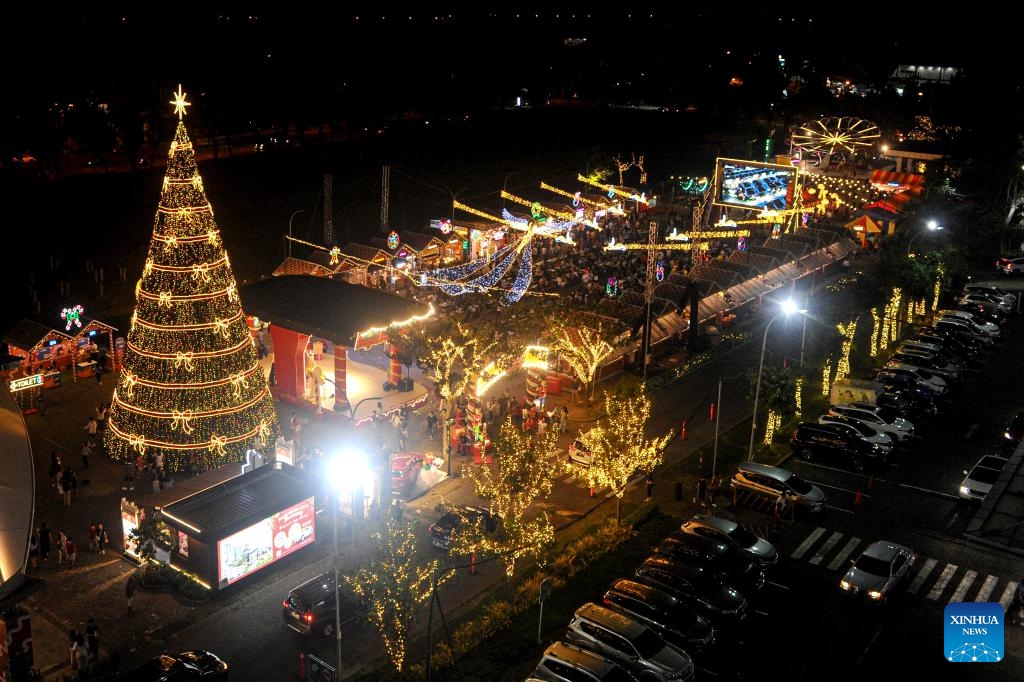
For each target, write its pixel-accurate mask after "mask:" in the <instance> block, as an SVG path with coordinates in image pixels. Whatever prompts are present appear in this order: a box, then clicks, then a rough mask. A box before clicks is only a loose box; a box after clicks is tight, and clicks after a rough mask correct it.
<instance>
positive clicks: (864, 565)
mask: <svg viewBox="0 0 1024 682" xmlns="http://www.w3.org/2000/svg"><path fill="white" fill-rule="evenodd" d="M916 560H917V555H916V554H914V550H912V549H911V548H909V547H907V546H906V545H901V544H898V543H895V542H890V541H888V540H879V541H878V542H873V543H871V544H870V545H868V548H867V549H865V550H864V551H863V552H862V553H861V555H860V556H859V557H857V558H856V559H854V560H853V562H852V563H851V566H850V570H848V571H847V572H846V575H844V576H843V579H842V580H840V581H839V588H840V589H841V590H842V591H843V592H844V593H846V594H848V595H850V596H854V597H859V598H861V599H865V600H867V601H869V602H872V603H876V604H884V603H885V602H887V601H888V600H889V595H890V594H891V593H892V591H893V590H894V589H895V588H896V587H897V586H898V585H899V584H900V583H901V582H902V581H903V580H904V579H905V578H906V577H907V576H908V575H909V574H910V569H911V568H912V567H913V566H914V562H915V561H916Z"/></svg>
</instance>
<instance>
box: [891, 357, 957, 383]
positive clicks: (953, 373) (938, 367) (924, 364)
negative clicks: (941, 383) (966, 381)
mask: <svg viewBox="0 0 1024 682" xmlns="http://www.w3.org/2000/svg"><path fill="white" fill-rule="evenodd" d="M889 361H890V362H898V363H900V364H903V365H910V366H911V367H918V368H920V369H924V370H927V371H929V372H931V373H932V374H935V375H936V376H940V377H942V378H943V379H946V380H947V381H960V378H961V377H960V367H958V366H957V365H954V364H951V363H948V362H946V361H945V360H943V359H942V358H940V357H938V356H937V355H935V354H933V353H925V352H922V351H913V350H897V351H896V352H894V353H893V354H892V355H890V356H889Z"/></svg>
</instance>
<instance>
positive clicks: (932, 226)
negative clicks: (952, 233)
mask: <svg viewBox="0 0 1024 682" xmlns="http://www.w3.org/2000/svg"><path fill="white" fill-rule="evenodd" d="M926 227H927V228H928V232H938V231H940V230H942V229H943V227H942V225H939V224H938V223H937V222H935V221H934V220H929V221H928V222H927V223H926ZM922 233H923V232H922V231H918V232H915V233H914V234H913V235H911V237H910V242H909V243H908V244H907V255H908V256H909V255H910V254H912V253H913V251H912V249H913V247H914V240H915V239H917V237H918V235H920V234H922Z"/></svg>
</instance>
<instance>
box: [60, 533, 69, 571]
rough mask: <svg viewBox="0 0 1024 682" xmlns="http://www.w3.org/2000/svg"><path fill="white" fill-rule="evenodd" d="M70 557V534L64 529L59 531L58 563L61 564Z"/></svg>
mask: <svg viewBox="0 0 1024 682" xmlns="http://www.w3.org/2000/svg"><path fill="white" fill-rule="evenodd" d="M67 558H68V536H67V533H65V532H64V531H58V532H57V565H58V566H60V565H61V564H63V563H64V560H65V559H67Z"/></svg>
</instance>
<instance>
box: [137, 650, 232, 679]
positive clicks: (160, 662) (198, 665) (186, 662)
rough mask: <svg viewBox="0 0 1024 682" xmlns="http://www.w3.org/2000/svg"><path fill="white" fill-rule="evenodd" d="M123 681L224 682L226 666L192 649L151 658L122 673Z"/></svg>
mask: <svg viewBox="0 0 1024 682" xmlns="http://www.w3.org/2000/svg"><path fill="white" fill-rule="evenodd" d="M124 679H126V680H131V681H132V682H193V681H194V682H199V681H200V680H201V681H203V682H213V681H214V680H226V679H228V664H227V663H225V662H224V661H223V660H221V659H220V657H219V656H217V655H216V654H213V653H210V652H209V651H203V650H202V649H193V650H191V651H183V652H181V653H180V654H178V655H177V656H172V655H170V654H160V655H159V656H154V657H153V658H151V659H149V660H148V661H146V662H145V663H143V664H142V665H140V666H138V667H136V668H135V669H134V670H132V671H131V672H128V673H125V677H124Z"/></svg>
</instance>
